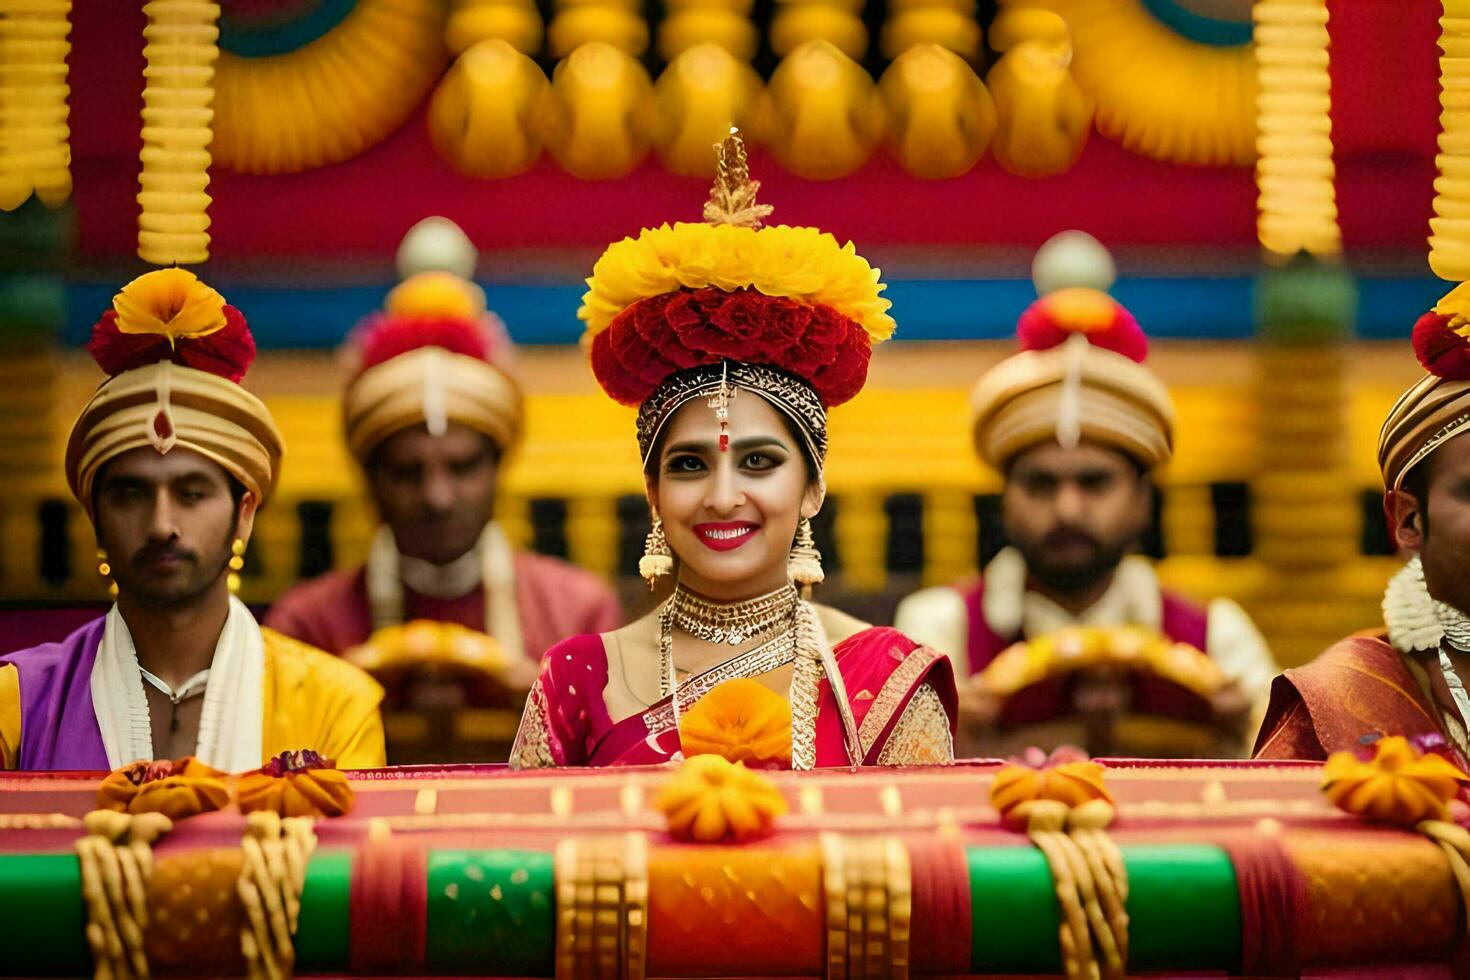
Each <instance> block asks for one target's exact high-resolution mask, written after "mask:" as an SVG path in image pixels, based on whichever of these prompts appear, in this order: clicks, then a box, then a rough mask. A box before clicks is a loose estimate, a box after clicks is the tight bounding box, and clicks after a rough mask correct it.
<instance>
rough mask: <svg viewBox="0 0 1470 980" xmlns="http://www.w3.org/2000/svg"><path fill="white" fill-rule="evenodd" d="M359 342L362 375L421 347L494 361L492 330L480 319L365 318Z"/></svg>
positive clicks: (373, 316) (446, 317)
mask: <svg viewBox="0 0 1470 980" xmlns="http://www.w3.org/2000/svg"><path fill="white" fill-rule="evenodd" d="M356 342H357V345H358V348H359V350H360V351H361V357H362V362H361V364H360V365H359V368H358V369H359V371H360V372H361V371H366V370H367V369H368V368H371V367H376V366H377V365H379V364H382V363H383V362H384V361H390V360H392V359H393V358H395V357H398V356H399V355H400V354H407V353H409V352H410V351H415V350H418V349H419V348H421V347H441V348H443V349H444V350H447V351H449V352H450V353H451V354H462V355H464V356H465V357H473V358H475V359H476V360H481V361H487V360H490V359H491V357H492V355H493V354H494V347H495V343H494V339H493V338H492V336H491V333H490V331H489V330H488V329H487V328H486V327H485V325H484V324H482V323H481V322H479V321H478V320H473V319H469V318H467V317H458V316H420V315H398V314H392V313H378V314H374V315H372V316H369V317H367V318H366V319H364V320H363V322H362V325H361V326H359V327H358V328H357V334H356Z"/></svg>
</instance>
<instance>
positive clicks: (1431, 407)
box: [1255, 285, 1470, 767]
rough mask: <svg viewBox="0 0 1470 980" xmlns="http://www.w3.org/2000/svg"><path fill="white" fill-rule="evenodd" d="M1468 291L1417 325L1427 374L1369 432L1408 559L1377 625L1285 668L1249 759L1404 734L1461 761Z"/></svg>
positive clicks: (1468, 577) (1468, 500) (1324, 751)
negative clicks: (1309, 659) (1307, 660)
mask: <svg viewBox="0 0 1470 980" xmlns="http://www.w3.org/2000/svg"><path fill="white" fill-rule="evenodd" d="M1467 326H1470V287H1467V286H1466V285H1460V286H1458V287H1456V288H1455V289H1454V290H1453V291H1451V292H1450V294H1449V295H1448V296H1446V297H1444V299H1442V300H1440V302H1439V303H1438V305H1436V306H1435V308H1434V309H1433V310H1431V311H1430V312H1428V313H1426V314H1425V315H1424V316H1422V317H1420V319H1419V321H1418V322H1417V323H1416V324H1415V325H1414V331H1413V346H1414V352H1415V353H1416V354H1417V355H1418V357H1419V362H1420V364H1421V365H1423V367H1424V369H1425V371H1426V372H1427V373H1426V374H1425V376H1424V377H1423V378H1421V379H1419V381H1417V382H1415V384H1414V385H1412V386H1411V387H1410V388H1409V389H1408V390H1407V391H1405V392H1404V393H1403V395H1401V396H1400V397H1399V400H1398V402H1397V403H1395V405H1394V406H1393V408H1392V409H1391V410H1390V411H1389V413H1388V418H1387V419H1386V420H1385V421H1384V423H1383V429H1382V430H1381V432H1380V433H1379V436H1378V465H1379V469H1380V470H1381V471H1382V473H1383V483H1384V487H1385V491H1386V492H1385V494H1384V498H1383V510H1384V514H1385V516H1386V517H1387V518H1388V527H1389V529H1390V531H1391V533H1392V534H1393V536H1394V542H1395V543H1396V544H1397V545H1398V547H1399V550H1400V551H1401V552H1403V553H1404V554H1407V555H1410V556H1412V557H1411V558H1410V559H1409V561H1408V563H1407V564H1406V565H1405V566H1404V568H1403V569H1401V570H1400V571H1399V572H1398V573H1397V574H1395V575H1394V577H1393V578H1392V579H1391V580H1390V581H1389V583H1388V587H1387V589H1386V590H1385V592H1384V596H1383V627H1382V628H1380V629H1375V630H1371V631H1366V632H1363V633H1359V634H1357V635H1354V636H1349V637H1347V638H1346V639H1344V640H1341V641H1339V642H1338V643H1335V644H1333V646H1331V647H1330V648H1328V649H1327V650H1326V651H1325V652H1323V653H1322V654H1321V655H1320V656H1318V657H1317V659H1315V660H1313V661H1312V662H1311V663H1309V664H1307V665H1306V666H1303V667H1297V668H1294V669H1292V670H1288V671H1286V672H1285V673H1284V674H1282V675H1281V676H1280V677H1278V678H1277V679H1276V680H1275V682H1274V683H1273V685H1272V688H1271V703H1270V707H1269V708H1268V709H1267V711H1266V718H1265V721H1264V722H1263V724H1262V725H1261V732H1260V735H1259V737H1258V738H1257V739H1256V749H1255V754H1256V757H1257V758H1262V759H1325V758H1327V756H1328V755H1329V754H1330V753H1333V752H1338V751H1342V750H1355V749H1358V748H1360V747H1361V746H1362V745H1363V743H1364V742H1365V741H1371V740H1372V739H1374V738H1376V737H1381V736H1385V735H1403V736H1406V737H1409V738H1413V739H1415V740H1416V741H1420V742H1421V743H1423V744H1426V745H1435V744H1437V745H1439V746H1441V747H1442V748H1443V751H1444V752H1445V753H1446V754H1447V755H1449V756H1450V757H1451V758H1453V759H1454V760H1455V761H1456V762H1457V763H1458V764H1459V765H1460V766H1462V767H1463V766H1466V764H1467V760H1470V744H1467V738H1466V725H1467V723H1470V699H1467V697H1466V694H1465V683H1464V680H1463V678H1465V677H1466V676H1467V675H1470V437H1467V436H1466V433H1467V432H1470V340H1467V335H1470V329H1467Z"/></svg>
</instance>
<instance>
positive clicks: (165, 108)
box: [138, 0, 220, 265]
mask: <svg viewBox="0 0 1470 980" xmlns="http://www.w3.org/2000/svg"><path fill="white" fill-rule="evenodd" d="M219 12H220V8H219V4H217V3H213V2H210V0H149V2H148V3H145V4H144V5H143V13H144V14H145V15H147V17H148V26H146V27H144V28H143V38H144V41H145V43H144V45H143V58H144V60H145V61H146V62H147V65H146V67H144V69H143V78H144V80H145V82H144V86H143V172H142V175H141V176H140V177H139V183H140V184H141V185H142V189H141V190H140V191H139V192H138V204H139V206H140V207H141V208H142V213H141V214H139V216H138V256H139V258H141V259H143V260H144V261H145V262H152V263H153V264H154V265H195V264H197V263H200V262H203V261H205V260H206V259H208V258H209V202H210V198H209V194H208V193H207V192H206V189H207V188H208V187H209V164H210V152H209V144H210V141H211V140H212V139H213V138H214V131H213V126H212V124H213V121H214V109H213V103H214V66H215V62H216V61H218V60H219Z"/></svg>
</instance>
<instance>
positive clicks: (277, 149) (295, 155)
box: [211, 0, 446, 174]
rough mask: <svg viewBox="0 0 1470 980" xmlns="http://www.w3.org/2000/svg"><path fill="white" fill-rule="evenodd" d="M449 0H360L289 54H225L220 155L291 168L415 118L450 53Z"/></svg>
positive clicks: (370, 140) (319, 161) (327, 160)
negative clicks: (447, 29)
mask: <svg viewBox="0 0 1470 980" xmlns="http://www.w3.org/2000/svg"><path fill="white" fill-rule="evenodd" d="M445 19H446V9H445V4H444V3H443V2H442V0H357V2H356V3H355V4H354V5H353V7H352V12H351V13H349V14H348V15H347V16H346V17H344V18H343V19H342V22H341V23H339V24H338V25H337V26H336V27H334V28H332V29H331V30H330V31H328V32H327V33H326V34H324V35H322V36H321V37H319V38H317V39H316V40H315V41H312V42H311V43H310V44H308V45H306V46H304V47H302V48H299V49H297V50H295V51H292V52H290V53H288V54H281V55H271V56H269V57H261V58H244V57H240V56H237V55H233V54H230V53H228V52H226V53H225V54H223V55H222V56H221V57H220V60H219V66H218V73H217V75H216V78H215V89H216V91H217V93H218V98H217V99H216V101H215V109H216V116H215V123H214V145H213V146H212V147H211V149H212V151H213V153H214V158H215V161H216V162H217V163H219V164H220V165H221V166H223V167H228V168H229V169H231V170H236V171H239V172H241V173H250V174H289V173H298V172H300V171H302V170H310V169H312V168H313V167H325V166H327V165H328V164H333V163H341V162H342V161H343V160H350V159H352V158H353V157H355V156H357V155H358V154H360V153H362V152H364V151H365V150H367V149H369V148H371V147H373V146H375V145H377V144H378V143H379V142H380V141H381V140H382V139H383V138H384V137H386V136H387V135H388V134H389V133H391V132H393V131H394V130H395V129H397V128H398V127H399V126H401V125H403V123H404V122H405V121H406V120H407V119H408V117H409V116H410V115H411V114H412V113H413V111H414V109H416V108H418V106H419V105H420V104H421V103H422V102H423V101H424V97H425V96H426V95H428V93H429V90H430V89H431V88H432V87H433V85H434V83H435V82H436V81H438V79H439V76H440V74H441V73H442V72H443V69H444V64H445V61H446V53H445V48H444V27H445Z"/></svg>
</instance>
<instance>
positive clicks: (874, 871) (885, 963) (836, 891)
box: [821, 833, 913, 980]
mask: <svg viewBox="0 0 1470 980" xmlns="http://www.w3.org/2000/svg"><path fill="white" fill-rule="evenodd" d="M821 847H822V874H823V882H822V884H823V893H824V895H825V897H826V904H827V908H826V912H827V977H828V980H847V978H855V977H892V978H907V977H908V975H909V936H910V927H911V921H912V916H913V878H912V874H911V872H910V867H909V855H908V850H907V849H906V848H905V847H904V845H903V842H902V841H900V840H899V839H898V838H896V837H888V836H880V837H846V836H843V835H841V834H831V833H828V834H823V835H822V836H821Z"/></svg>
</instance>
